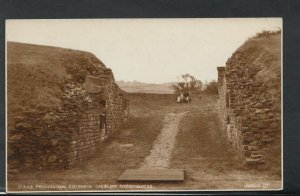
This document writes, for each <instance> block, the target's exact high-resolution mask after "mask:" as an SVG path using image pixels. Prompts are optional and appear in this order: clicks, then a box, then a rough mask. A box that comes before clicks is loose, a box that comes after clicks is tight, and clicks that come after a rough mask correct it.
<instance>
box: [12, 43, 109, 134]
mask: <svg viewBox="0 0 300 196" xmlns="http://www.w3.org/2000/svg"><path fill="white" fill-rule="evenodd" d="M103 68H105V66H104V64H103V63H102V62H101V61H100V60H98V59H97V58H96V57H95V56H94V55H93V54H91V53H88V52H83V51H77V50H70V49H63V48H58V47H49V46H41V45H32V44H24V43H16V42H8V43H7V96H8V126H9V129H10V128H13V126H14V118H15V117H17V116H19V115H22V112H23V111H28V110H29V111H30V110H31V111H38V110H41V109H45V108H51V107H59V106H60V104H61V96H62V90H61V87H62V86H63V85H64V84H65V81H66V80H68V79H70V78H79V76H80V74H81V75H85V74H87V73H88V74H91V75H93V74H96V73H97V71H99V70H100V69H103Z"/></svg>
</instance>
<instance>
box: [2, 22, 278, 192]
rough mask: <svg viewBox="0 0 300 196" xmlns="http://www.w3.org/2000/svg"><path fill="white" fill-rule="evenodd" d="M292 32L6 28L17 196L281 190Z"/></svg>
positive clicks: (242, 25) (181, 25) (233, 25)
mask: <svg viewBox="0 0 300 196" xmlns="http://www.w3.org/2000/svg"><path fill="white" fill-rule="evenodd" d="M282 26H283V24H282V18H185V19H183V18H174V19H167V18H165V19H154V18H152V19H142V18H140V19H9V20H6V22H5V32H6V35H5V36H6V76H7V77H6V78H7V80H6V95H7V96H6V103H7V105H6V111H7V119H6V121H7V127H6V133H7V138H6V147H7V156H6V161H7V177H6V178H7V179H6V181H7V191H8V192H11V193H13V192H16V193H21V192H123V191H126V192H128V191H132V192H151V191H162V192H163V191H185V192H186V191H232V190H241V191H252V190H282V189H283V161H282V160H283V159H282V157H283V154H282V147H283V143H282V139H283V138H282V136H283V128H282V127H283V125H282V37H283V35H282Z"/></svg>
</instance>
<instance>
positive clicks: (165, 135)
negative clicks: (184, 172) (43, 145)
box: [141, 112, 187, 169]
mask: <svg viewBox="0 0 300 196" xmlns="http://www.w3.org/2000/svg"><path fill="white" fill-rule="evenodd" d="M186 113H187V112H181V113H168V114H167V115H165V118H164V121H163V128H162V130H161V133H160V134H159V136H158V137H157V139H156V140H155V142H154V146H153V148H152V150H151V154H150V155H149V156H148V157H146V159H145V160H144V162H143V164H142V166H141V169H163V168H168V166H169V163H170V159H171V153H172V150H173V148H174V145H175V140H176V135H177V132H178V124H179V122H180V120H181V119H182V118H183V116H184V115H185V114H186Z"/></svg>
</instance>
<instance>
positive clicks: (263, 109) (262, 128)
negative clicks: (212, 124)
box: [218, 51, 281, 165]
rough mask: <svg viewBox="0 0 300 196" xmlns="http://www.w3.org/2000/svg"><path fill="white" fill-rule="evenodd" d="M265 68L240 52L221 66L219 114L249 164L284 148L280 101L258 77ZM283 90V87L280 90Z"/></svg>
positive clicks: (263, 159)
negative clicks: (275, 147)
mask: <svg viewBox="0 0 300 196" xmlns="http://www.w3.org/2000/svg"><path fill="white" fill-rule="evenodd" d="M261 67H262V66H261V65H260V64H257V62H255V61H253V59H251V58H249V56H248V54H247V53H245V52H240V51H237V52H235V53H234V54H233V55H232V57H231V58H230V59H229V60H228V61H227V63H226V67H218V76H219V77H218V93H219V114H220V119H221V122H222V126H223V129H224V130H226V132H227V136H228V138H229V140H230V142H231V143H232V145H233V146H234V149H235V150H236V152H237V154H238V155H239V156H240V157H241V158H242V160H244V161H245V162H246V163H247V164H255V165H257V164H261V163H265V162H266V159H265V157H266V155H267V154H268V152H269V151H270V149H271V148H273V145H275V144H276V145H280V133H281V131H280V130H281V124H280V122H281V115H280V111H278V109H276V107H274V105H275V104H277V103H276V101H275V100H274V99H273V98H272V96H271V95H270V94H269V93H268V90H269V89H267V88H266V86H265V85H264V84H263V82H262V81H261V80H259V79H257V78H256V77H255V76H256V75H257V73H258V72H259V71H260V70H261ZM279 88H280V87H279Z"/></svg>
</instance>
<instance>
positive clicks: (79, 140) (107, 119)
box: [8, 68, 129, 173]
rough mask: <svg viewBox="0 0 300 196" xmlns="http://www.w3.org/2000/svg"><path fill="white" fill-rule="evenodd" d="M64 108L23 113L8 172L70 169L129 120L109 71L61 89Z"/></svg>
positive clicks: (122, 95)
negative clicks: (32, 169)
mask: <svg viewBox="0 0 300 196" xmlns="http://www.w3.org/2000/svg"><path fill="white" fill-rule="evenodd" d="M62 91H63V95H62V98H61V99H62V103H63V104H62V105H61V107H59V108H48V110H46V111H40V112H38V111H32V112H29V111H28V112H24V113H23V114H24V115H23V116H22V117H19V118H17V119H16V126H15V128H14V129H12V130H9V131H8V133H9V137H8V166H9V172H11V173H14V172H18V171H19V170H20V169H24V168H35V169H46V168H68V167H70V166H72V165H74V164H75V163H77V162H79V161H81V160H84V159H86V158H87V157H89V156H90V155H92V154H93V153H94V152H95V150H96V146H97V145H98V144H100V143H101V142H102V141H104V140H105V139H106V138H107V137H108V136H109V135H110V133H111V132H112V131H114V130H115V129H117V128H118V127H119V126H120V125H121V124H122V123H123V122H124V121H126V120H127V118H128V112H129V111H128V109H129V107H128V106H129V102H128V99H127V98H126V93H125V92H123V91H122V90H120V89H119V87H118V86H117V85H116V83H115V81H114V77H113V74H112V72H111V70H110V69H106V68H105V69H104V70H102V72H101V73H99V74H98V76H86V79H85V83H83V84H81V83H78V82H74V81H72V80H70V81H68V82H66V84H65V86H64V87H63V89H62Z"/></svg>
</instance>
